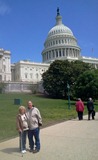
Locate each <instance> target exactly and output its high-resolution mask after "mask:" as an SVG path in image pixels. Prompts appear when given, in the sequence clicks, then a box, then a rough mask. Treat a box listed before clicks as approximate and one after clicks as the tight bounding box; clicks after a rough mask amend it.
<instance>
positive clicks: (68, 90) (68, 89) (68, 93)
mask: <svg viewBox="0 0 98 160" xmlns="http://www.w3.org/2000/svg"><path fill="white" fill-rule="evenodd" d="M67 95H68V109H70V107H71V105H70V86H69V83H68V82H67Z"/></svg>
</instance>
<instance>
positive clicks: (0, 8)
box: [0, 1, 11, 16]
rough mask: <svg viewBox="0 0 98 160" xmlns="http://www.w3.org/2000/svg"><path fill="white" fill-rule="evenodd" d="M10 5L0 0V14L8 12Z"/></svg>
mask: <svg viewBox="0 0 98 160" xmlns="http://www.w3.org/2000/svg"><path fill="white" fill-rule="evenodd" d="M10 10H11V9H10V7H9V6H8V5H7V4H5V3H4V2H3V1H0V15H1V16H3V15H5V14H8V13H10Z"/></svg>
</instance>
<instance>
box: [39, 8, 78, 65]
mask: <svg viewBox="0 0 98 160" xmlns="http://www.w3.org/2000/svg"><path fill="white" fill-rule="evenodd" d="M79 56H80V47H79V46H78V45H77V40H76V38H75V37H74V35H73V32H72V31H71V29H70V28H68V27H67V26H65V25H64V24H63V23H62V16H61V15H60V13H59V8H58V9H57V16H56V25H55V26H54V27H53V28H51V29H50V31H49V32H48V36H47V38H46V40H45V43H44V50H43V51H42V57H43V62H45V63H51V62H52V61H54V60H56V59H69V58H71V59H73V58H74V59H77V58H78V57H79Z"/></svg>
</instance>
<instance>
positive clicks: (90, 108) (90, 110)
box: [76, 98, 95, 120]
mask: <svg viewBox="0 0 98 160" xmlns="http://www.w3.org/2000/svg"><path fill="white" fill-rule="evenodd" d="M87 110H88V120H90V117H91V116H92V119H93V120H94V119H95V118H94V117H95V110H94V104H93V100H92V98H89V100H88V102H87ZM76 111H77V113H78V118H79V120H83V111H84V103H83V102H82V100H81V99H80V98H78V100H77V102H76Z"/></svg>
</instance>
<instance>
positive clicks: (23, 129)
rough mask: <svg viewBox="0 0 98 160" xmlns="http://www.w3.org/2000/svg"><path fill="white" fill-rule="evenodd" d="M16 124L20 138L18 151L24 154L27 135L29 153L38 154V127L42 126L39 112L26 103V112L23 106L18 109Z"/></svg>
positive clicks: (30, 103)
mask: <svg viewBox="0 0 98 160" xmlns="http://www.w3.org/2000/svg"><path fill="white" fill-rule="evenodd" d="M16 123H17V130H18V132H19V137H20V151H21V152H22V153H26V136H27V135H28V140H29V146H30V152H33V153H37V152H39V150H40V138H39V132H40V126H42V118H41V114H40V111H39V110H38V108H36V107H34V105H33V104H32V102H31V101H28V109H27V110H26V108H25V107H24V106H20V107H19V114H18V115H17V120H16Z"/></svg>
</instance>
